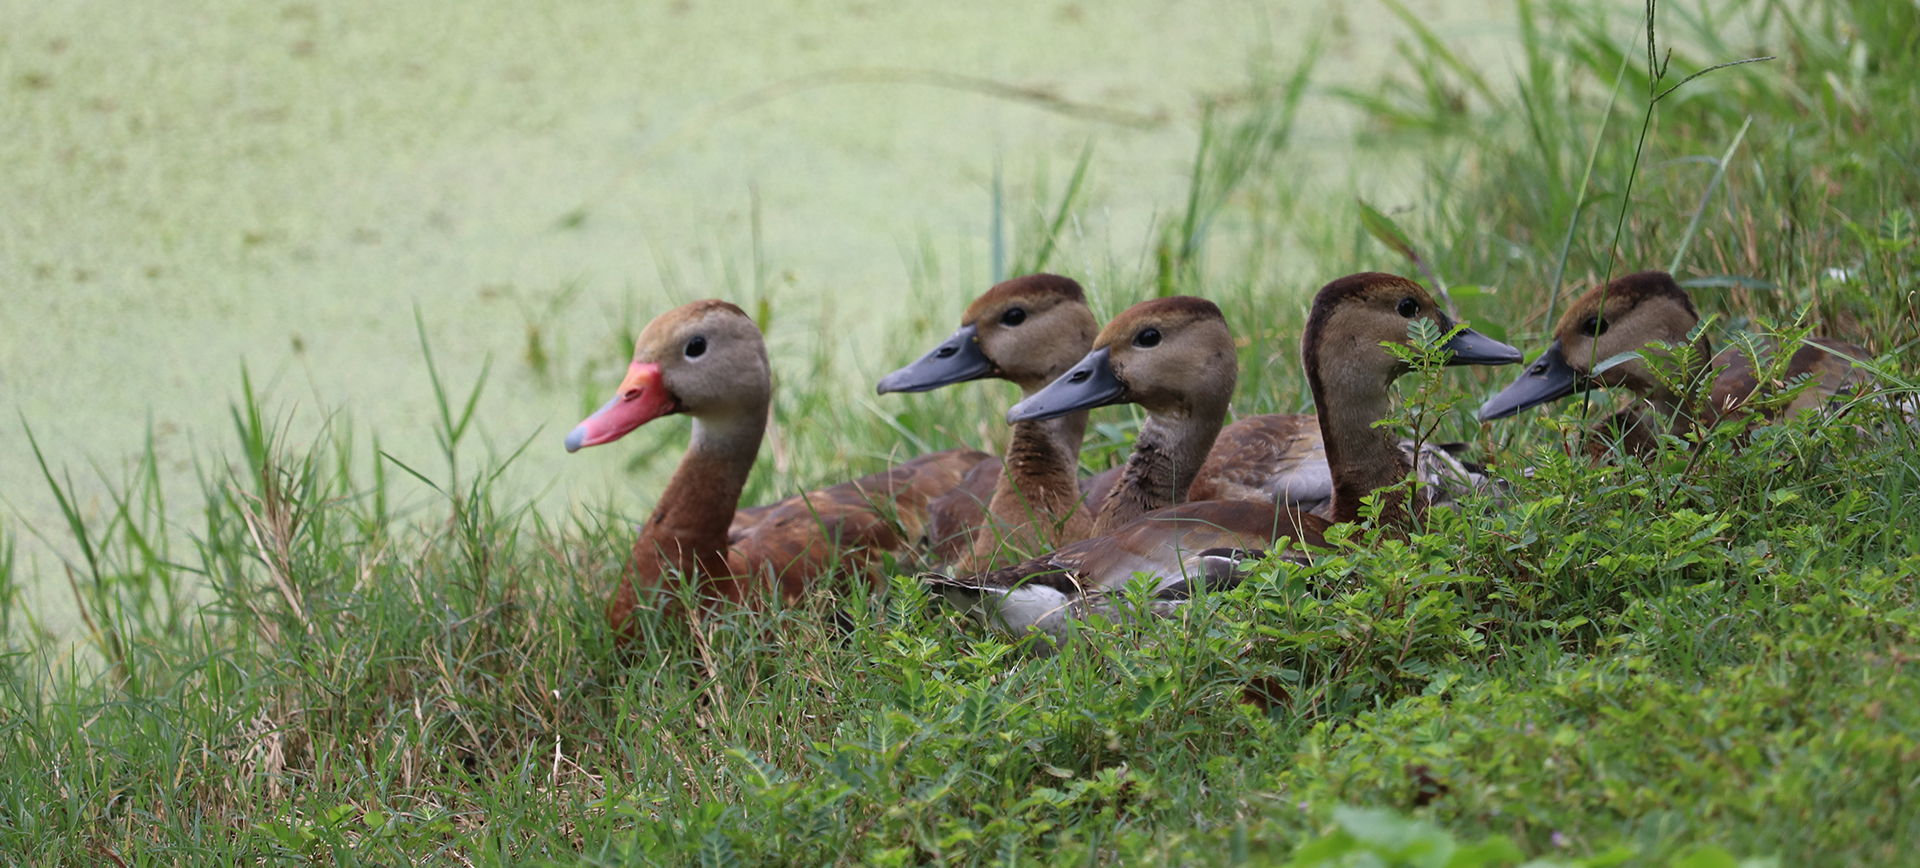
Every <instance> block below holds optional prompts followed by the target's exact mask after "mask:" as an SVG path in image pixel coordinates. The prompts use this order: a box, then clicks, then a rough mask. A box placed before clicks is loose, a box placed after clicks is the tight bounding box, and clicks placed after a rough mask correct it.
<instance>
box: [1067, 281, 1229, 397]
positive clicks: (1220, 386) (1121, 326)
mask: <svg viewBox="0 0 1920 868" xmlns="http://www.w3.org/2000/svg"><path fill="white" fill-rule="evenodd" d="M1155 336H1157V338H1156V337H1155ZM1093 348H1094V349H1096V350H1099V349H1105V350H1106V351H1107V361H1108V364H1110V365H1111V366H1112V367H1113V374H1114V377H1115V378H1117V379H1118V380H1119V381H1120V382H1121V384H1122V385H1124V386H1126V389H1127V392H1126V395H1125V400H1127V401H1130V402H1132V403H1135V404H1139V405H1140V406H1141V407H1143V408H1145V409H1146V410H1147V411H1148V412H1150V413H1155V414H1161V415H1192V416H1196V417H1208V418H1215V419H1217V418H1221V417H1224V416H1225V415H1226V412H1227V404H1228V402H1229V401H1231V400H1232V398H1233V387H1234V385H1235V384H1236V383H1237V382H1238V380H1239V376H1240V361H1239V358H1238V356H1236V355H1235V353H1234V347H1233V334H1232V332H1229V331H1228V330H1227V320H1226V317H1224V316H1222V315H1221V313H1220V308H1219V307H1217V306H1215V305H1214V303H1213V302H1210V301H1207V300H1206V299H1203V298H1193V297H1191V296H1173V297H1171V298H1156V299H1152V300H1150V301H1143V302H1141V303H1139V304H1136V305H1134V306H1133V307H1130V308H1127V309H1126V311H1124V312H1122V313H1121V314H1120V315H1119V316H1117V317H1114V318H1113V321H1112V322H1109V323H1107V327H1106V328H1103V329H1101V330H1100V335H1099V336H1098V337H1096V338H1094V341H1093Z"/></svg>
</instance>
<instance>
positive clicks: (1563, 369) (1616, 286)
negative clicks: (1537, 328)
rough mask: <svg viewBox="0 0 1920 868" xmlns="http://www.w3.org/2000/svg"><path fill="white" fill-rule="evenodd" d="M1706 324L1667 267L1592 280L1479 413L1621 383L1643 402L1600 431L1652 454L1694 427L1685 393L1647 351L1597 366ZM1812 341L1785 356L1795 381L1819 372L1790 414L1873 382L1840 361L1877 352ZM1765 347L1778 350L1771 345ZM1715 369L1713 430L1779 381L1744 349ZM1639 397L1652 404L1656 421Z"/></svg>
mask: <svg viewBox="0 0 1920 868" xmlns="http://www.w3.org/2000/svg"><path fill="white" fill-rule="evenodd" d="M1699 322H1700V315H1699V314H1698V313H1697V312H1695V311H1694V307H1693V300H1692V299H1691V298H1688V297H1687V291H1686V290H1685V289H1682V288H1681V287H1680V285H1679V284H1677V283H1675V282H1674V280H1673V277H1672V276H1671V275H1669V274H1667V273H1666V272H1663V271H1645V272H1641V273H1639V274H1630V275H1627V276H1626V277H1622V278H1618V279H1616V280H1614V281H1612V282H1611V283H1607V284H1605V285H1603V286H1597V287H1594V288H1593V289H1590V290H1588V291H1587V292H1586V293H1585V294H1584V295H1582V296H1580V298H1578V299H1576V300H1575V301H1574V302H1573V304H1572V305H1570V306H1568V308H1567V312H1566V315H1564V316H1562V317H1561V318H1560V322H1559V324H1558V325H1557V326H1556V327H1555V328H1554V331H1553V343H1551V344H1549V345H1548V346H1547V349H1546V352H1543V353H1541V354H1540V357H1539V358H1537V359H1535V360H1534V361H1533V364H1531V365H1529V366H1527V369H1526V371H1525V372H1524V373H1522V374H1521V375H1520V377H1519V379H1517V380H1515V381H1514V382H1513V385H1510V386H1508V387H1507V388H1506V389H1505V390H1503V391H1501V392H1500V393H1499V394H1497V395H1494V396H1493V397H1492V398H1489V399H1488V400H1487V403H1486V404H1485V405H1483V406H1482V407H1481V408H1480V418H1481V419H1482V420H1489V419H1501V418H1505V417H1507V416H1512V415H1514V414H1515V413H1518V412H1520V411H1521V410H1525V409H1527V408H1529V407H1537V406H1539V405H1541V404H1545V403H1548V402H1550V401H1555V400H1558V399H1560V398H1563V397H1566V396H1567V395H1571V394H1573V393H1574V392H1576V391H1583V390H1586V389H1591V388H1593V387H1595V386H1606V387H1620V388H1625V389H1628V390H1631V391H1632V392H1633V393H1634V394H1635V395H1636V396H1638V398H1639V400H1638V401H1637V402H1636V406H1633V407H1629V408H1627V409H1624V410H1621V411H1620V412H1618V413H1615V414H1614V415H1613V416H1611V417H1609V418H1608V419H1606V420H1604V421H1603V422H1602V423H1601V424H1600V425H1599V426H1598V430H1599V433H1600V434H1601V435H1602V436H1604V437H1607V438H1613V437H1618V438H1620V442H1621V444H1622V445H1623V446H1624V447H1625V448H1626V449H1627V450H1628V451H1630V452H1633V453H1636V454H1646V453H1648V452H1651V451H1652V450H1653V449H1654V447H1655V445H1656V444H1657V442H1658V438H1659V435H1660V434H1662V433H1679V432H1681V431H1684V430H1686V427H1687V426H1688V425H1690V424H1691V422H1690V421H1689V420H1688V419H1687V413H1686V411H1685V408H1684V407H1682V406H1681V404H1682V401H1681V399H1680V397H1679V396H1678V395H1676V394H1674V393H1673V391H1672V390H1670V389H1668V388H1666V387H1665V386H1664V385H1662V384H1661V383H1660V381H1659V380H1658V379H1657V378H1655V377H1654V376H1653V372H1652V371H1651V370H1650V369H1648V367H1647V364H1646V362H1645V361H1643V360H1642V359H1639V358H1631V359H1628V360H1626V361H1624V362H1621V363H1618V364H1615V365H1613V366H1612V367H1608V368H1606V369H1605V370H1602V371H1601V372H1600V373H1599V374H1593V373H1591V372H1592V371H1593V369H1594V368H1595V367H1597V366H1599V365H1600V364H1601V363H1602V362H1606V361H1608V360H1610V359H1613V358H1614V357H1616V356H1618V355H1620V354H1622V353H1627V352H1632V351H1635V350H1645V351H1651V350H1648V349H1647V345H1648V344H1650V343H1652V342H1654V341H1665V342H1666V343H1667V344H1669V345H1675V346H1677V345H1679V344H1683V343H1685V342H1686V340H1687V335H1688V334H1689V333H1690V332H1692V331H1693V328H1694V326H1696V325H1698V324H1699ZM1814 341H1815V344H1817V345H1803V346H1801V347H1799V348H1797V349H1796V350H1794V353H1793V355H1792V357H1790V358H1789V359H1788V360H1787V370H1786V380H1787V381H1788V382H1792V381H1794V380H1796V379H1798V378H1800V377H1802V376H1807V377H1812V378H1813V379H1814V382H1813V383H1812V384H1811V385H1809V386H1808V387H1807V389H1806V391H1804V392H1802V393H1800V394H1799V395H1798V396H1797V397H1795V398H1794V400H1793V401H1792V402H1791V403H1790V404H1789V405H1788V406H1787V407H1785V408H1784V410H1783V411H1784V412H1787V413H1792V412H1797V411H1800V410H1804V409H1809V408H1814V407H1819V406H1821V405H1823V404H1825V403H1827V402H1828V401H1831V400H1832V399H1833V398H1834V397H1835V396H1838V395H1844V394H1847V393H1849V392H1852V391H1855V390H1857V389H1859V388H1861V387H1863V386H1865V385H1866V384H1867V383H1868V382H1869V381H1870V376H1869V375H1868V374H1867V372H1866V371H1864V370H1861V369H1859V368H1856V367H1854V366H1853V363H1851V362H1849V361H1847V359H1845V358H1842V356H1850V357H1852V358H1855V359H1865V358H1869V357H1870V354H1869V353H1868V352H1867V351H1866V349H1864V348H1862V347H1859V346H1856V345H1854V344H1849V343H1843V342H1841V341H1834V340H1827V339H1824V338H1818V339H1814ZM1767 348H1768V350H1771V349H1772V345H1771V343H1770V342H1769V343H1768V344H1767ZM1698 351H1699V355H1700V356H1701V357H1705V356H1706V354H1707V353H1708V352H1710V351H1711V348H1710V347H1709V345H1708V343H1707V339H1706V336H1704V335H1702V336H1701V337H1700V339H1699V344H1698ZM1708 369H1709V370H1710V371H1717V372H1718V373H1717V374H1716V375H1715V378H1714V381H1713V387H1712V389H1711V390H1710V392H1709V394H1708V396H1707V402H1706V403H1707V406H1705V407H1703V408H1701V409H1702V413H1701V415H1702V416H1703V417H1704V418H1702V419H1700V420H1698V421H1700V422H1702V423H1704V424H1706V425H1707V426H1708V427H1712V426H1714V425H1718V424H1719V423H1720V422H1721V421H1723V420H1725V419H1728V418H1731V417H1734V416H1741V415H1748V409H1747V408H1746V406H1745V405H1746V404H1747V402H1748V401H1750V400H1751V399H1753V398H1754V397H1755V396H1756V395H1758V394H1763V393H1765V392H1769V391H1772V390H1773V389H1774V388H1775V387H1776V385H1775V384H1770V383H1761V382H1759V381H1758V380H1757V379H1756V378H1755V372H1754V369H1753V363H1752V361H1751V360H1750V359H1748V358H1747V355H1746V353H1744V352H1742V351H1741V350H1740V349H1739V348H1737V347H1730V348H1728V349H1726V350H1723V351H1722V352H1721V353H1720V354H1719V355H1717V356H1714V357H1713V360H1712V361H1711V362H1709V363H1708ZM1640 404H1644V405H1645V408H1646V410H1648V411H1650V415H1651V417H1652V419H1653V421H1652V422H1650V421H1649V418H1648V417H1649V413H1648V412H1642V408H1641V406H1638V405H1640ZM1775 415H1777V414H1775ZM1592 448H1593V451H1595V452H1596V453H1599V452H1603V451H1604V449H1605V447H1604V445H1603V444H1601V443H1598V442H1596V443H1593V444H1592Z"/></svg>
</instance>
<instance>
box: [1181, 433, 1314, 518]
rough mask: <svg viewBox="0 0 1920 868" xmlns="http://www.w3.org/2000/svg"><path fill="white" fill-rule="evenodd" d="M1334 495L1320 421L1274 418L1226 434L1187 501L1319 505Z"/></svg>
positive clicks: (1215, 447)
mask: <svg viewBox="0 0 1920 868" xmlns="http://www.w3.org/2000/svg"><path fill="white" fill-rule="evenodd" d="M1332 494H1333V477H1332V476H1331V474H1330V473H1329V471H1328V470H1327V450H1326V445H1325V444H1324V443H1323V442H1322V441H1321V439H1320V420H1319V418H1318V417H1315V416H1308V415H1297V414H1273V415H1266V416H1251V417H1248V418H1245V419H1242V420H1240V421H1238V422H1235V423H1233V424H1232V425H1228V426H1227V427H1226V428H1224V429H1222V430H1221V431H1220V437H1219V439H1217V440H1215V441H1214V443H1213V450H1212V451H1210V452H1208V453H1207V460H1206V463H1204V464H1202V465H1200V471H1199V473H1198V474H1196V475H1195V477H1194V480H1193V487H1192V488H1191V489H1189V490H1188V492H1187V499H1188V500H1245V501H1253V502H1259V501H1266V500H1275V499H1278V500H1280V501H1282V502H1284V503H1306V504H1315V503H1318V502H1320V501H1324V500H1326V499H1327V498H1328V497H1330V496H1332Z"/></svg>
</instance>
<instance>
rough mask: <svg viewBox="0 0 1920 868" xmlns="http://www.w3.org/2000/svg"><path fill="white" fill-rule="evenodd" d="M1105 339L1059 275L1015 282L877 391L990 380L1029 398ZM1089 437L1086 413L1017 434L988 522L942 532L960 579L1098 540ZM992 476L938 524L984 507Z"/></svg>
mask: <svg viewBox="0 0 1920 868" xmlns="http://www.w3.org/2000/svg"><path fill="white" fill-rule="evenodd" d="M1099 330H1100V323H1099V322H1098V321H1096V320H1095V319H1094V317H1093V311H1092V310H1091V309H1090V308H1088V307H1087V298H1086V293H1085V292H1083V291H1082V290H1081V289H1080V284H1078V283H1075V282H1074V281H1072V280H1071V279H1068V278H1065V277H1061V276H1059V275H1054V274H1030V275H1027V276H1025V277H1017V278H1014V279H1012V280H1008V281H1004V282H1002V283H1000V284H998V285H996V286H994V287H993V288H992V289H989V290H987V291H986V292H985V293H984V294H982V295H981V296H980V297H979V298H976V299H974V300H973V303H972V304H970V305H967V309H966V312H965V313H963V314H962V315H961V317H960V328H959V329H957V330H955V331H954V333H953V334H951V335H949V336H948V337H947V339H946V340H944V341H941V342H940V345H939V346H938V347H935V348H934V349H933V350H932V351H930V352H928V353H927V354H926V355H924V356H922V357H920V359H919V360H918V361H915V362H914V363H913V364H911V365H908V366H906V367H904V368H901V369H900V370H897V371H894V372H893V373H891V374H888V375H887V376H885V377H884V378H882V379H881V380H880V383H879V386H878V389H879V391H880V393H881V394H886V393H888V392H925V391H931V390H933V389H937V388H940V387H942V386H949V385H953V384H955V383H963V382H967V381H969V380H978V379H986V378H992V379H1000V380H1007V381H1009V382H1012V383H1013V384H1014V385H1017V386H1019V387H1020V391H1021V392H1022V393H1023V394H1025V395H1032V394H1033V393H1035V392H1038V391H1040V389H1041V387H1043V386H1045V385H1046V384H1048V383H1051V382H1053V380H1054V378H1056V377H1058V376H1060V375H1061V374H1063V373H1066V370H1067V369H1068V368H1070V367H1072V366H1073V363H1074V362H1077V361H1079V360H1080V357H1081V356H1083V355H1085V354H1086V352H1087V348H1088V347H1090V346H1092V345H1093V338H1094V334H1095V333H1096V332H1098V331H1099ZM1086 430H1087V414H1086V413H1085V412H1079V413H1067V414H1065V415H1062V416H1058V417H1054V418H1051V419H1046V420H1036V421H1030V422H1020V423H1017V424H1015V425H1014V426H1013V439H1012V441H1011V442H1009V443H1008V444H1007V452H1006V455H1005V457H1004V458H1003V459H1002V460H1001V461H1000V462H995V464H998V465H999V466H998V467H997V468H995V469H996V470H997V472H996V473H995V475H994V478H993V481H992V483H991V484H992V487H991V489H990V494H989V495H988V496H987V497H986V498H984V503H985V505H986V508H985V511H984V514H983V515H982V518H983V519H984V520H981V521H978V522H977V523H976V524H975V525H974V526H972V527H969V528H956V529H954V530H947V529H946V528H944V527H941V526H939V525H936V526H935V528H934V531H933V533H934V536H935V539H934V545H935V547H936V551H937V550H938V549H939V548H940V547H941V544H942V543H943V542H944V543H947V544H948V545H950V546H952V549H950V550H952V551H954V554H955V555H956V556H957V562H956V563H955V568H956V569H959V570H960V571H962V572H979V571H981V570H984V569H987V568H989V567H991V566H994V565H995V562H996V561H998V562H999V563H1010V562H1018V561H1021V560H1025V559H1026V558H1028V557H1031V556H1033V555H1035V554H1039V553H1040V552H1044V551H1050V550H1052V549H1055V548H1058V547H1059V546H1061V545H1063V544H1065V543H1069V542H1073V541H1075V540H1079V539H1084V538H1086V537H1087V535H1088V534H1090V533H1092V530H1093V516H1092V513H1091V512H1090V511H1089V510H1087V509H1085V508H1084V507H1082V505H1081V501H1082V499H1084V497H1085V494H1084V492H1083V491H1082V490H1081V487H1080V472H1079V471H1080V441H1081V439H1082V438H1083V437H1084V436H1085V435H1086ZM987 468H988V463H987V462H982V464H981V466H980V467H977V468H975V469H974V470H973V471H971V472H970V473H969V476H970V477H971V478H969V479H968V480H967V481H966V482H965V483H963V484H962V485H961V486H960V487H959V488H957V489H955V490H954V491H953V492H952V493H950V494H948V495H946V496H944V497H942V498H941V499H940V500H939V501H937V502H936V503H935V505H934V510H935V514H936V516H937V520H944V519H946V517H947V512H948V511H949V510H948V509H947V507H948V504H949V503H950V502H952V501H955V500H958V499H961V498H966V499H968V500H970V501H972V502H975V503H978V502H981V501H980V500H975V498H978V497H979V492H978V490H977V488H978V485H979V483H980V482H981V481H982V480H981V479H979V478H978V477H981V476H983V475H984V473H985V471H986V470H987ZM952 512H955V513H958V512H959V511H958V510H952ZM962 532H964V537H963V538H962V539H961V540H959V542H960V543H961V545H953V544H952V542H951V541H950V539H951V537H954V536H960V534H961V533H962Z"/></svg>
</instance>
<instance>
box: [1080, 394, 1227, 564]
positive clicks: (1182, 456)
mask: <svg viewBox="0 0 1920 868" xmlns="http://www.w3.org/2000/svg"><path fill="white" fill-rule="evenodd" d="M1225 417H1226V412H1225V410H1221V411H1220V412H1210V411H1200V412H1182V413H1151V412H1150V413H1148V414H1147V421H1146V422H1144V423H1142V424H1141V426H1140V436H1139V437H1138V438H1136V439H1135V440H1134V443H1133V455H1132V456H1131V457H1129V458H1128V459H1127V467H1126V469H1125V470H1123V471H1121V473H1120V478H1119V479H1118V480H1117V481H1115V482H1114V485H1113V493H1112V494H1111V495H1109V496H1108V497H1107V501H1106V503H1105V504H1104V505H1102V506H1101V508H1100V515H1099V517H1098V518H1096V519H1095V520H1094V527H1093V532H1094V533H1095V534H1103V533H1107V532H1109V531H1111V530H1113V529H1115V528H1117V527H1119V526H1121V525H1123V524H1126V523H1127V522H1130V521H1133V520H1134V519H1136V518H1139V517H1140V516H1141V515H1142V514H1143V513H1146V512H1150V511H1152V510H1156V509H1160V508H1162V507H1168V506H1173V505H1174V504H1177V503H1183V502H1185V501H1186V499H1187V488H1188V487H1190V486H1191V485H1193V477H1194V475H1195V474H1197V473H1199V471H1200V465H1201V464H1202V463H1203V462H1205V461H1206V460H1207V452H1208V450H1211V449H1212V448H1213V441H1214V439H1215V438H1217V437H1219V436H1220V426H1221V424H1222V423H1223V422H1225Z"/></svg>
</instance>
